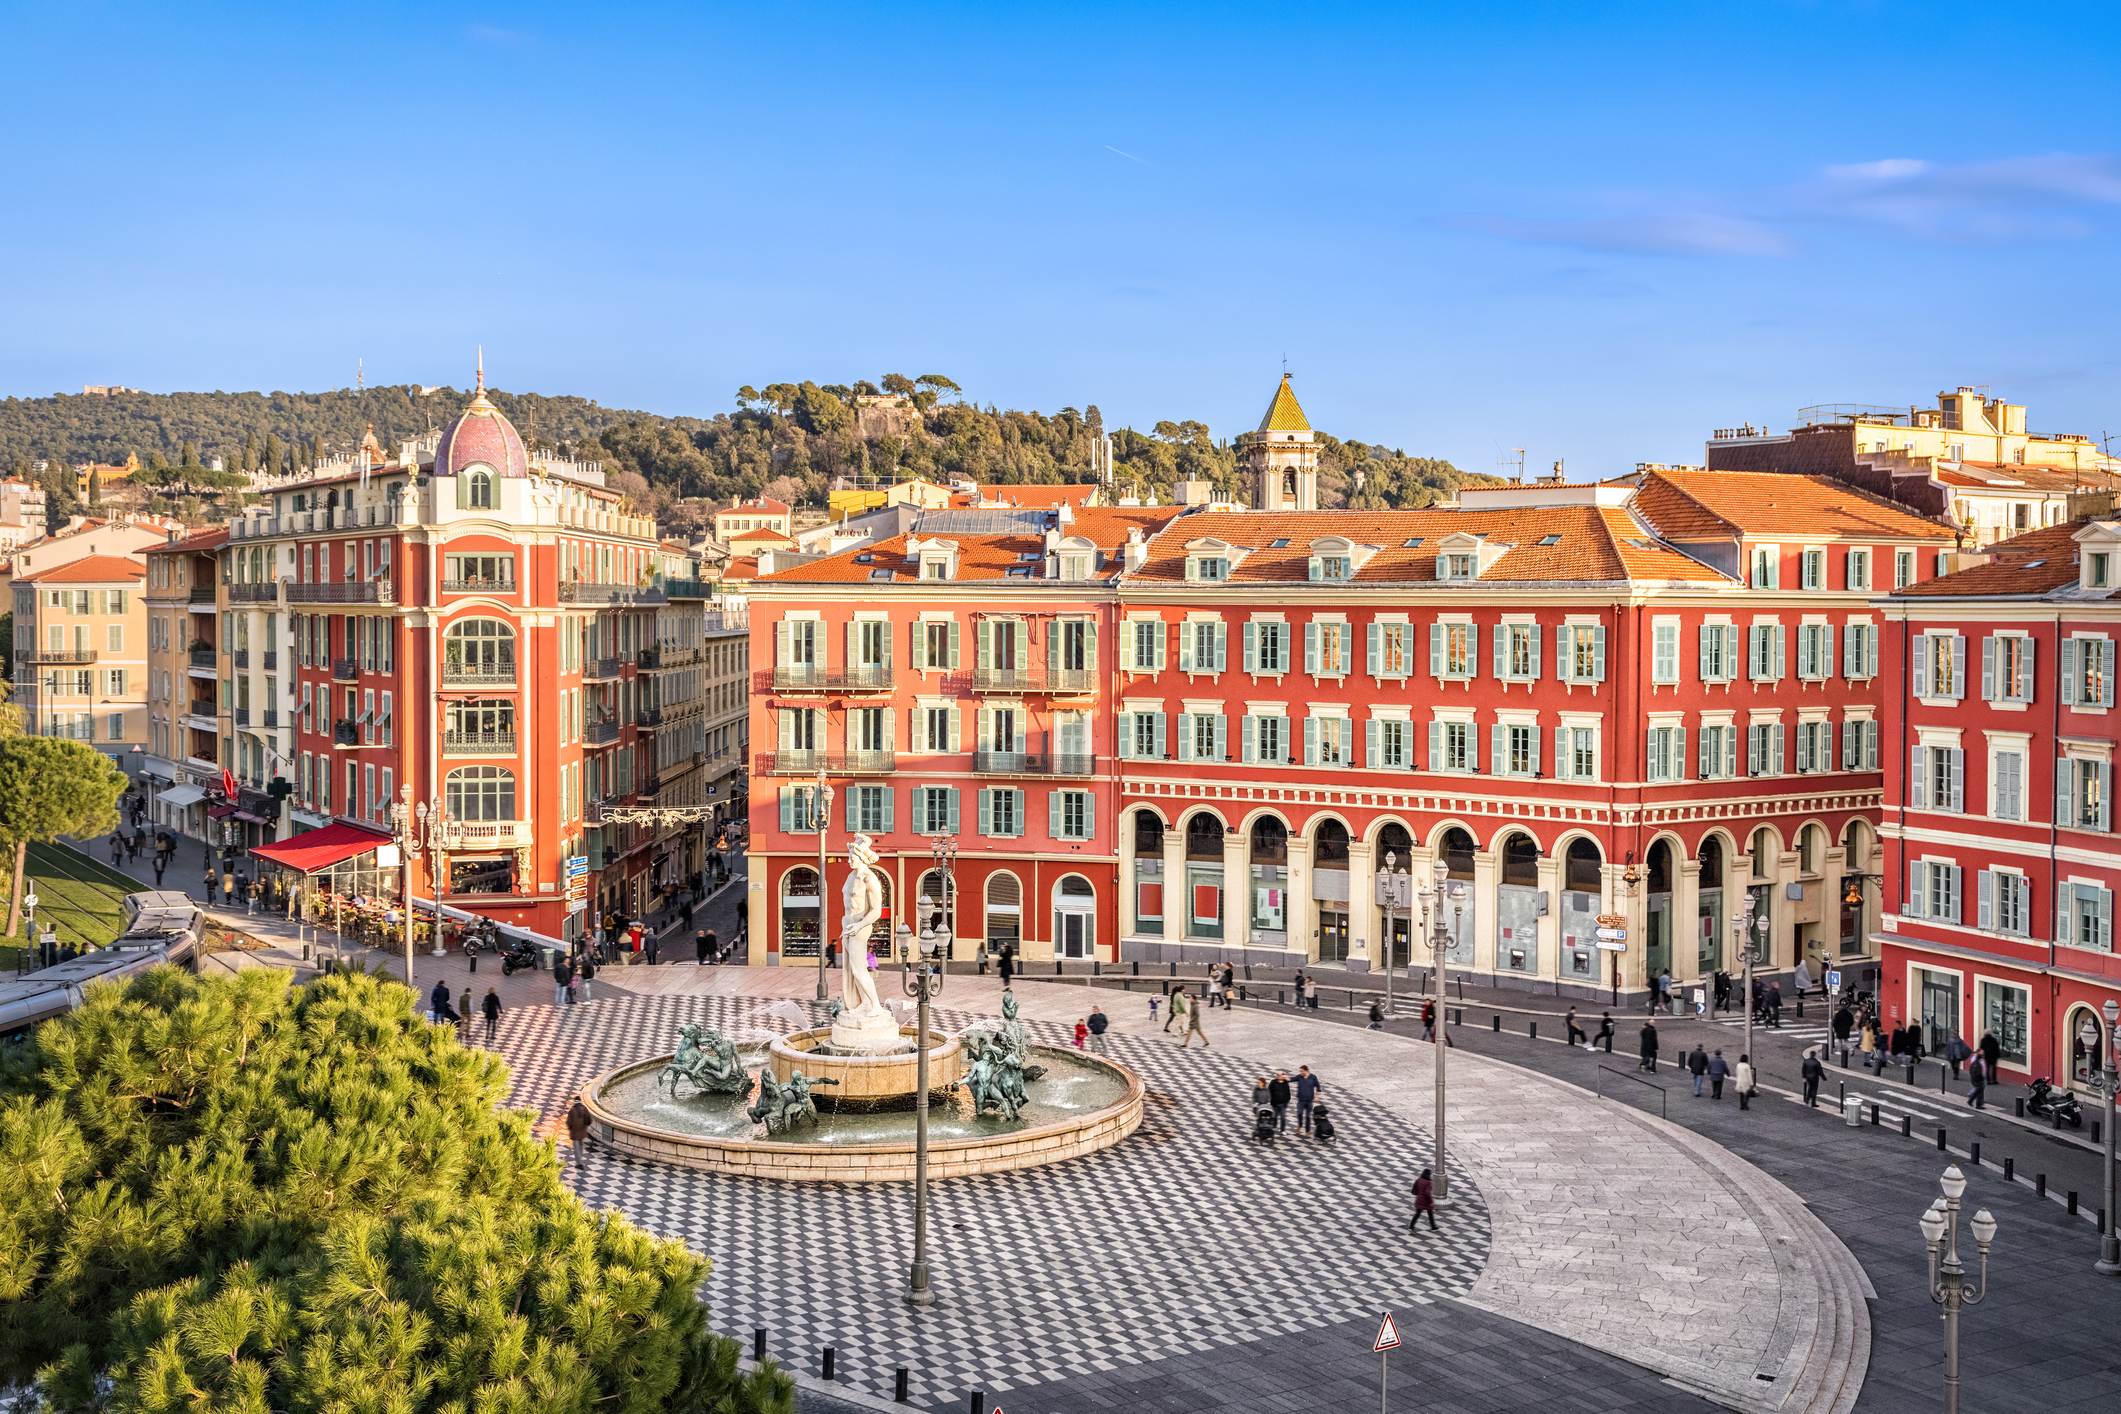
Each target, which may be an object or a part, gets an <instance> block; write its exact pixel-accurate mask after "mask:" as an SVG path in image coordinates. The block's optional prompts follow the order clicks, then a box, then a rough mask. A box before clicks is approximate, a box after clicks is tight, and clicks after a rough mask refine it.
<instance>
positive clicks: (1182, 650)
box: [1178, 624, 1194, 673]
mask: <svg viewBox="0 0 2121 1414" xmlns="http://www.w3.org/2000/svg"><path fill="white" fill-rule="evenodd" d="M1193 667H1194V664H1193V625H1191V624H1180V625H1179V629H1178V670H1179V671H1180V672H1182V673H1190V672H1192V671H1193Z"/></svg>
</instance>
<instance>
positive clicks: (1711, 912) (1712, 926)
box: [1694, 835, 1723, 974]
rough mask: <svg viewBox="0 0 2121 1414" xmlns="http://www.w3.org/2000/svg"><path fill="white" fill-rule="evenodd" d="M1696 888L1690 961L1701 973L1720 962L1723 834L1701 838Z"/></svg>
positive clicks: (1721, 948) (1714, 967)
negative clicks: (1698, 876) (1693, 949)
mask: <svg viewBox="0 0 2121 1414" xmlns="http://www.w3.org/2000/svg"><path fill="white" fill-rule="evenodd" d="M1700 858H1701V876H1700V888H1699V889H1697V890H1696V891H1695V898H1696V904H1695V914H1696V916H1695V919H1694V937H1695V938H1696V939H1697V940H1698V942H1697V946H1696V948H1695V953H1694V965H1695V966H1696V967H1697V968H1698V969H1699V970H1700V971H1701V972H1702V973H1704V974H1706V973H1710V972H1714V971H1715V970H1716V969H1718V968H1719V967H1722V966H1723V838H1722V836H1720V835H1708V836H1706V837H1704V838H1703V839H1702V841H1701V851H1700Z"/></svg>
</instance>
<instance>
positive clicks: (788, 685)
mask: <svg viewBox="0 0 2121 1414" xmlns="http://www.w3.org/2000/svg"><path fill="white" fill-rule="evenodd" d="M759 676H760V677H761V678H764V677H765V676H766V675H765V674H764V673H761V674H759ZM771 684H772V687H773V689H774V690H775V691H776V692H889V691H890V690H891V669H890V668H889V667H888V666H868V667H859V668H848V669H846V670H845V671H842V672H836V673H835V672H827V671H826V670H825V669H823V668H821V667H815V666H812V665H809V664H804V663H783V664H780V665H779V666H777V667H775V668H774V670H773V677H772V679H771ZM760 686H761V687H763V686H766V683H764V682H762V683H760Z"/></svg>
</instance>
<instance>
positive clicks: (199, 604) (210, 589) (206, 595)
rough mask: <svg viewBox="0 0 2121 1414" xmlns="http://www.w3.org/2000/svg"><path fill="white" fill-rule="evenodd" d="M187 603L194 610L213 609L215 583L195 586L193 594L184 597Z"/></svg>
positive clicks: (210, 582)
mask: <svg viewBox="0 0 2121 1414" xmlns="http://www.w3.org/2000/svg"><path fill="white" fill-rule="evenodd" d="M184 598H185V602H186V603H187V604H189V605H190V606H191V607H192V608H194V609H211V608H212V607H213V606H214V582H213V581H212V580H207V581H206V582H205V583H204V584H194V585H193V586H192V587H191V593H189V594H187V595H185V596H184Z"/></svg>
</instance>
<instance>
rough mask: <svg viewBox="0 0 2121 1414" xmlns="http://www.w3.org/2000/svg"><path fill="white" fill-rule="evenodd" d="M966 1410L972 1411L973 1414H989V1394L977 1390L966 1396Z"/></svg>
mask: <svg viewBox="0 0 2121 1414" xmlns="http://www.w3.org/2000/svg"><path fill="white" fill-rule="evenodd" d="M965 1408H966V1409H968V1410H969V1411H971V1414H987V1392H986V1391H985V1390H979V1389H976V1390H974V1391H972V1393H971V1394H969V1395H967V1396H965Z"/></svg>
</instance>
